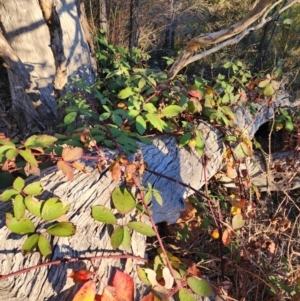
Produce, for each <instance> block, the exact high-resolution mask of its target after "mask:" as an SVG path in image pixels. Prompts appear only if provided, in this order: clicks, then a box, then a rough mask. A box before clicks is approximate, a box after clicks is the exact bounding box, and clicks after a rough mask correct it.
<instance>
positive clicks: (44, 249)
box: [38, 234, 52, 258]
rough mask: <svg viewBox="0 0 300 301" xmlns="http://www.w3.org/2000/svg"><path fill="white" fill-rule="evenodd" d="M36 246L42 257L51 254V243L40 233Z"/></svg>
mask: <svg viewBox="0 0 300 301" xmlns="http://www.w3.org/2000/svg"><path fill="white" fill-rule="evenodd" d="M38 247H39V250H40V252H41V254H42V255H43V256H44V257H46V258H47V257H49V256H50V255H51V254H52V248H51V244H50V242H49V240H48V239H47V238H46V237H45V236H44V235H42V234H41V235H40V236H39V240H38Z"/></svg>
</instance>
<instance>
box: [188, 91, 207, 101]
mask: <svg viewBox="0 0 300 301" xmlns="http://www.w3.org/2000/svg"><path fill="white" fill-rule="evenodd" d="M188 94H189V95H190V96H192V97H195V98H197V99H201V98H203V94H202V93H201V92H200V91H198V90H190V91H188Z"/></svg>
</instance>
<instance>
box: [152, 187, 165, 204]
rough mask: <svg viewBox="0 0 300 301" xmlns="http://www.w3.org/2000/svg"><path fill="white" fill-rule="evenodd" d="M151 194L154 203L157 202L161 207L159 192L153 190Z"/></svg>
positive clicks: (161, 201) (161, 200)
mask: <svg viewBox="0 0 300 301" xmlns="http://www.w3.org/2000/svg"><path fill="white" fill-rule="evenodd" d="M152 193H153V196H154V198H155V199H156V202H157V203H158V204H159V205H160V206H162V204H163V199H162V197H161V195H160V193H159V191H157V190H153V191H152Z"/></svg>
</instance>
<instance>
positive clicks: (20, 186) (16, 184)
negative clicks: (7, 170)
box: [13, 177, 25, 192]
mask: <svg viewBox="0 0 300 301" xmlns="http://www.w3.org/2000/svg"><path fill="white" fill-rule="evenodd" d="M24 186H25V181H24V179H22V178H21V177H17V178H16V179H15V180H14V183H13V188H14V189H15V190H17V191H18V192H20V191H21V190H22V189H23V188H24Z"/></svg>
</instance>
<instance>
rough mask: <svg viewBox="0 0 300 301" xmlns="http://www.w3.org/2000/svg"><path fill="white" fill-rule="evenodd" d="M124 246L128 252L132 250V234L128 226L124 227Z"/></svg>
mask: <svg viewBox="0 0 300 301" xmlns="http://www.w3.org/2000/svg"><path fill="white" fill-rule="evenodd" d="M122 247H123V248H124V250H125V251H127V252H128V251H130V249H131V235H130V232H129V230H128V229H127V228H126V227H124V235H123V241H122Z"/></svg>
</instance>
